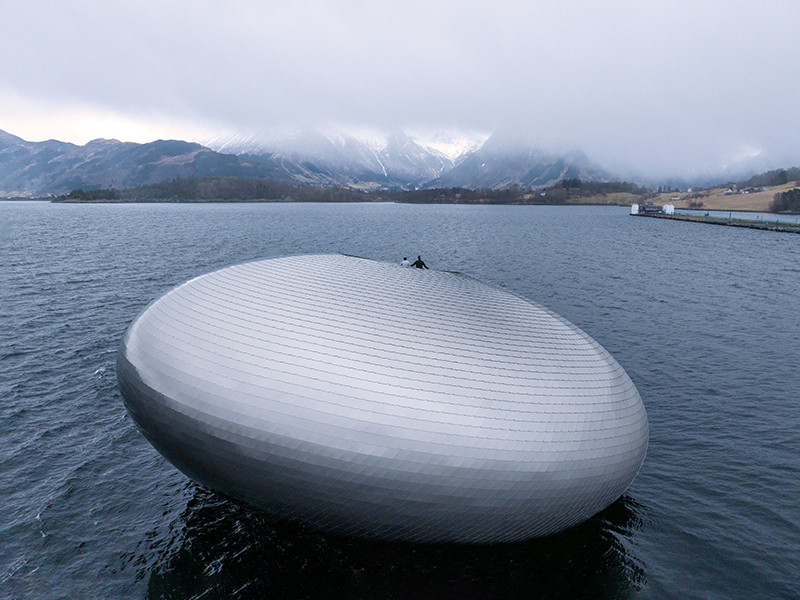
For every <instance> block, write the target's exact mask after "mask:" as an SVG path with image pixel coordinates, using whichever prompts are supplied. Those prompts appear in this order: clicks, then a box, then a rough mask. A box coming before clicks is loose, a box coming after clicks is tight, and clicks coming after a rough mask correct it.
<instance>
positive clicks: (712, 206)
mask: <svg viewBox="0 0 800 600" xmlns="http://www.w3.org/2000/svg"><path fill="white" fill-rule="evenodd" d="M662 196H663V194H662ZM0 201H2V202H48V203H50V204H315V203H316V204H424V205H436V204H451V205H459V206H618V207H629V206H630V205H631V204H635V203H636V202H635V201H632V202H614V201H608V200H605V201H603V200H601V199H598V200H596V201H592V199H591V198H586V200H585V201H582V202H551V203H544V202H496V201H491V202H463V201H458V202H404V201H402V200H361V201H356V200H354V201H303V200H286V199H284V198H277V199H268V198H260V199H230V200H228V199H220V198H217V199H213V200H207V199H203V198H200V199H192V200H187V199H174V200H164V199H161V198H153V199H144V198H142V199H137V200H114V199H100V200H77V199H69V200H61V199H54V198H0ZM657 203H659V204H669V203H672V204H675V207H676V208H679V209H681V210H694V211H698V212H702V211H706V210H714V211H733V212H759V213H770V212H772V211H770V210H769V206H768V203H767V205H764V203H762V202H758V203H757V204H759V205H760V206H748V205H740V204H738V203H737V205H736V206H728V205H725V204H722V203H718V202H714V203H709V205H706V204H705V203H704V204H703V206H702V207H699V208H698V207H691V208H690V207H688V206H685V204H687V203H686V202H683V203H678V202H674V201H673V202H670V201H669V199H667V200H666V201H664V200H658V199H657ZM681 204H683V206H682V205H681ZM781 214H787V215H800V213H794V212H787V213H781Z"/></svg>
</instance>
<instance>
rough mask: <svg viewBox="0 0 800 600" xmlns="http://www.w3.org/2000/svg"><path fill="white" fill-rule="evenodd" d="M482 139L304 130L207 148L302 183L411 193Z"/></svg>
mask: <svg viewBox="0 0 800 600" xmlns="http://www.w3.org/2000/svg"><path fill="white" fill-rule="evenodd" d="M484 139H485V137H484V136H480V135H472V136H468V135H463V134H452V133H450V134H448V133H440V134H432V135H430V136H428V138H426V139H424V140H418V139H417V138H416V137H412V136H410V135H408V134H406V133H405V132H403V131H402V130H400V129H395V130H392V131H390V132H388V133H380V132H375V131H372V132H368V133H366V134H365V133H362V134H361V135H359V134H357V133H348V132H343V131H333V132H330V131H329V132H323V131H321V130H318V129H312V128H305V129H299V130H293V131H276V132H274V133H272V134H266V135H261V136H241V135H238V136H237V135H228V136H220V137H217V138H214V139H211V140H209V141H208V142H207V145H208V146H209V147H210V148H213V149H214V150H217V151H218V152H225V153H232V154H237V155H243V156H250V157H254V158H257V159H259V160H262V161H264V162H266V163H268V164H271V165H273V166H275V167H276V168H278V169H281V170H283V171H285V172H287V173H290V174H291V175H292V176H293V177H294V178H295V179H296V180H297V181H298V182H302V183H308V184H314V185H341V186H348V187H355V188H363V189H380V188H386V189H413V188H415V187H419V186H420V185H422V184H424V183H425V182H427V181H430V180H432V179H436V178H437V177H439V176H440V175H441V174H442V173H445V172H447V171H449V170H450V169H452V168H453V167H454V166H455V165H456V164H458V163H459V162H460V161H461V160H463V159H464V158H465V157H466V156H467V155H468V154H470V153H471V152H472V151H474V150H475V149H477V148H479V147H480V145H481V143H482V142H483V140H484Z"/></svg>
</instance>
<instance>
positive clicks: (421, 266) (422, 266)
mask: <svg viewBox="0 0 800 600" xmlns="http://www.w3.org/2000/svg"><path fill="white" fill-rule="evenodd" d="M411 266H412V267H417V268H418V269H427V268H428V265H426V264H425V263H424V262H422V257H421V256H417V260H415V261H414V262H413V263H411Z"/></svg>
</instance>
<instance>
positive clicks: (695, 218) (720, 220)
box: [631, 210, 800, 233]
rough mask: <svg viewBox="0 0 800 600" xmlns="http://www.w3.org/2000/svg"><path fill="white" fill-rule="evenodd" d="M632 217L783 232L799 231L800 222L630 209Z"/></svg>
mask: <svg viewBox="0 0 800 600" xmlns="http://www.w3.org/2000/svg"><path fill="white" fill-rule="evenodd" d="M631 216H632V217H649V218H653V219H669V220H672V221H691V222H693V223H705V224H707V225H724V226H726V227H746V228H747V229H763V230H765V231H780V232H784V233H800V223H785V222H781V221H765V220H763V219H738V218H733V217H718V216H714V217H712V216H711V215H707V214H706V215H686V214H678V213H674V212H673V213H663V212H661V211H658V212H657V211H655V210H646V211H645V210H639V211H638V212H634V211H631Z"/></svg>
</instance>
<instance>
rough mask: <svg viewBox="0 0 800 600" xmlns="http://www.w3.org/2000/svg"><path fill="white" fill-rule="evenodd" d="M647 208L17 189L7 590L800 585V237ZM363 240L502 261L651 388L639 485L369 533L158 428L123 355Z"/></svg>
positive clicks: (1, 361) (365, 246)
mask: <svg viewBox="0 0 800 600" xmlns="http://www.w3.org/2000/svg"><path fill="white" fill-rule="evenodd" d="M627 213H628V209H627V208H600V207H514V206H496V207H477V206H406V205H391V204H379V205H303V204H300V205H295V204H251V205H243V204H238V205H210V204H205V205H97V206H92V205H83V206H82V205H53V204H44V203H0V249H1V250H2V266H0V297H1V298H2V305H1V310H0V431H2V438H0V465H2V466H0V494H1V496H0V499H1V502H0V597H2V598H229V597H234V598H261V597H276V598H295V597H297V598H566V599H572V598H627V597H634V598H702V599H708V598H743V599H744V598H748V599H749V598H797V597H798V589H799V588H800V367H798V364H799V363H800V236H796V235H790V234H780V233H774V232H765V231H753V230H747V229H733V228H722V227H704V226H700V225H696V224H692V223H681V222H667V221H662V220H658V219H633V218H629V217H628V216H627ZM312 252H342V253H347V254H356V255H360V256H365V257H369V258H375V259H380V260H391V261H399V260H400V259H401V258H402V257H403V256H416V255H417V254H422V256H423V258H424V259H425V261H426V262H427V263H428V265H429V266H430V267H431V268H435V269H445V270H457V271H463V272H465V273H468V274H471V275H474V276H476V277H479V278H481V279H484V280H487V281H490V282H494V283H497V284H500V285H502V286H505V287H506V288H508V289H510V290H513V291H515V292H518V293H520V294H523V295H525V296H527V297H529V298H532V299H534V300H536V301H538V302H540V303H542V304H544V305H546V306H548V307H549V308H551V309H553V310H555V311H556V312H558V313H560V314H561V315H563V316H564V317H566V318H567V319H569V320H571V321H572V322H574V323H575V324H576V325H578V326H579V327H581V328H583V329H584V330H585V331H586V332H588V333H589V334H590V335H591V336H593V337H594V338H595V339H597V340H598V341H599V342H600V343H601V344H603V345H604V346H605V347H606V348H607V349H608V350H609V351H610V352H611V353H612V354H613V355H614V356H615V357H616V358H617V360H618V361H619V362H620V364H622V365H623V367H625V368H626V370H627V372H628V374H629V375H630V376H631V378H632V379H633V381H634V382H635V384H636V385H637V387H638V389H639V391H640V393H641V395H642V397H643V399H644V401H645V405H646V406H647V410H648V415H649V418H650V427H651V438H650V447H649V451H648V456H647V459H646V460H645V463H644V467H643V468H642V471H641V473H640V474H639V476H638V478H637V479H636V480H635V481H634V483H633V485H632V486H631V487H630V489H629V490H628V492H627V493H626V494H625V495H624V496H623V497H622V498H621V499H620V500H619V501H617V502H616V503H615V504H613V505H612V506H611V507H610V508H609V509H607V510H606V511H604V512H603V513H601V514H600V515H598V516H596V517H595V518H593V519H591V520H590V521H588V522H587V523H585V524H584V525H582V526H580V527H578V528H576V529H573V530H571V531H568V532H566V533H564V534H561V535H557V536H553V537H550V538H545V539H541V540H534V541H531V542H528V543H521V544H510V545H495V546H483V547H482V546H475V547H472V546H456V545H434V546H424V545H423V546H414V545H403V544H381V543H363V542H359V541H355V540H348V539H338V538H331V537H326V536H322V535H319V534H316V533H314V532H311V531H307V530H303V529H300V528H297V527H294V526H290V525H285V524H279V523H273V522H271V521H270V520H268V519H266V518H265V517H264V516H262V515H260V514H258V513H255V512H251V511H250V510H248V509H246V508H242V507H239V506H237V505H235V504H233V503H231V502H229V501H227V500H225V499H223V498H220V497H219V496H216V495H214V494H212V493H210V492H207V491H205V490H203V489H202V488H200V487H198V486H197V485H195V484H193V483H191V482H190V481H188V480H187V479H186V478H185V477H184V476H183V475H181V474H180V473H179V472H178V471H176V470H175V469H174V468H172V467H171V466H170V465H169V464H168V463H166V462H165V461H164V460H163V459H162V458H161V457H160V456H159V455H158V454H157V453H156V452H155V451H154V450H153V449H152V448H151V447H150V446H149V445H148V443H147V442H146V441H145V440H144V438H143V437H142V436H141V435H140V434H139V433H138V432H137V431H136V430H135V428H134V427H133V424H132V423H131V420H130V419H129V418H128V417H127V416H126V414H125V411H124V409H123V406H122V401H121V399H120V396H119V392H118V391H117V384H116V375H115V372H114V363H115V352H116V348H117V344H118V343H119V341H120V339H121V337H122V334H123V332H124V331H125V329H126V327H127V325H128V324H129V323H130V321H131V320H132V319H133V318H134V317H135V316H136V314H138V312H139V311H140V310H142V309H143V308H144V307H145V306H146V305H147V304H148V303H149V302H150V301H151V300H153V299H154V298H155V297H157V296H160V295H161V294H163V293H164V292H166V291H167V290H168V289H169V288H171V287H173V286H174V285H176V284H179V283H181V282H183V281H185V280H186V279H189V278H191V277H194V276H196V275H200V274H203V273H206V272H208V271H210V270H212V269H216V268H218V267H223V266H227V265H230V264H233V263H238V262H242V261H246V260H251V259H257V258H268V257H275V256H283V255H288V254H298V253H312Z"/></svg>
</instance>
